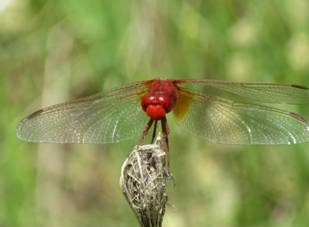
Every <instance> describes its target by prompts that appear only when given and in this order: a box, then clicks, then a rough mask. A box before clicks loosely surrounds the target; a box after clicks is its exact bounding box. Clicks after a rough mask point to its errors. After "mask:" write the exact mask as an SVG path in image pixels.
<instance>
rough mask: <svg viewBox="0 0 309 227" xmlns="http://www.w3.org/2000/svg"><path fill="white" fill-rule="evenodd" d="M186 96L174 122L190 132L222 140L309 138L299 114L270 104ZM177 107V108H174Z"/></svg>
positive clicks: (251, 141)
mask: <svg viewBox="0 0 309 227" xmlns="http://www.w3.org/2000/svg"><path fill="white" fill-rule="evenodd" d="M182 95H187V96H189V97H187V98H183V99H184V100H190V104H189V105H188V106H187V107H186V108H187V109H186V112H185V114H183V116H181V117H178V118H177V114H175V116H176V119H177V120H178V123H180V125H182V126H183V127H185V129H187V130H189V131H190V132H192V133H193V134H195V135H197V136H199V137H203V138H205V139H207V140H208V141H209V142H212V143H222V144H294V143H303V142H307V141H309V125H308V123H307V122H306V121H305V120H304V119H303V118H302V117H301V116H299V115H297V114H294V113H289V112H284V111H282V110H278V109H274V108H271V107H266V106H260V105H255V104H247V103H240V102H234V101H230V100H227V99H223V98H218V97H209V96H208V97H204V96H198V95H193V96H192V94H186V93H183V94H182ZM176 109H177V108H176Z"/></svg>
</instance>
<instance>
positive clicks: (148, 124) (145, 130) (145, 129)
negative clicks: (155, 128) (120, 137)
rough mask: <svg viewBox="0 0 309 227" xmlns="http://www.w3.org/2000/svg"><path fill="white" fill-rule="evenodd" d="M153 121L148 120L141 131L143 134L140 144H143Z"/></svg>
mask: <svg viewBox="0 0 309 227" xmlns="http://www.w3.org/2000/svg"><path fill="white" fill-rule="evenodd" d="M153 121H154V120H153V119H149V121H148V123H147V124H146V126H145V128H144V131H143V134H142V137H141V139H140V144H143V143H144V140H145V137H146V135H147V133H148V131H149V129H150V128H151V126H152V124H153Z"/></svg>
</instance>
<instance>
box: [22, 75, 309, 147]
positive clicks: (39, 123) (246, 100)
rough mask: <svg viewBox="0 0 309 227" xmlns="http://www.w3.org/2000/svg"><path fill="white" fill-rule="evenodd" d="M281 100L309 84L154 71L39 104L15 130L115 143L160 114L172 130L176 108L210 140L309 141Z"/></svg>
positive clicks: (299, 95)
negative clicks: (150, 76) (173, 76)
mask: <svg viewBox="0 0 309 227" xmlns="http://www.w3.org/2000/svg"><path fill="white" fill-rule="evenodd" d="M280 103H286V104H291V105H300V104H308V103H309V89H308V88H306V87H304V86H301V85H285V84H269V83H235V82H227V81H216V80H160V79H154V80H149V81H141V82H137V83H132V84H129V85H127V86H123V87H120V88H117V89H113V90H110V91H108V92H103V93H102V94H98V95H95V96H91V97H87V98H83V99H79V100H76V101H72V102H67V103H62V104H58V105H54V106H50V107H47V108H44V109H42V110H39V111H36V112H35V113H34V114H32V115H29V116H28V117H26V118H25V119H23V120H22V121H21V122H20V123H19V125H18V127H17V136H18V137H19V138H21V139H23V140H26V141H31V142H50V143H114V142H119V141H121V140H125V139H130V138H135V137H140V136H142V135H144V134H145V131H146V133H147V131H148V130H149V128H150V127H151V125H152V123H150V122H154V123H156V122H157V121H161V123H162V129H163V131H165V133H166V134H167V133H168V128H167V122H166V117H165V115H166V114H167V113H169V112H171V113H173V115H174V116H175V118H176V120H177V122H178V123H179V124H178V125H179V126H180V127H182V128H183V130H182V131H184V132H186V131H187V132H190V133H191V134H193V135H195V136H198V137H201V138H204V139H206V140H207V141H209V142H211V143H224V144H293V143H304V142H308V141H309V124H308V123H307V121H306V120H305V119H304V118H303V117H302V116H300V115H298V114H296V113H291V112H288V111H284V110H281V109H277V108H274V107H271V105H272V104H280ZM147 122H148V124H147ZM145 125H146V127H145ZM149 125H150V126H149ZM155 125H156V124H155Z"/></svg>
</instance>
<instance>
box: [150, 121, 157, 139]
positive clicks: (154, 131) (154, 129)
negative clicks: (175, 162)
mask: <svg viewBox="0 0 309 227" xmlns="http://www.w3.org/2000/svg"><path fill="white" fill-rule="evenodd" d="M157 124H158V121H157V120H156V121H155V122H154V126H153V132H152V138H151V143H153V142H154V140H155V137H156V133H157Z"/></svg>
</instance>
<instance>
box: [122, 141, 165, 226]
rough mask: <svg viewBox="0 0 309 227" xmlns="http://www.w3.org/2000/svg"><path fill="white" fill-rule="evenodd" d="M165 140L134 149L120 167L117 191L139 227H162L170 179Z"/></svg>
mask: <svg viewBox="0 0 309 227" xmlns="http://www.w3.org/2000/svg"><path fill="white" fill-rule="evenodd" d="M165 149H166V144H165V140H164V139H162V137H161V136H158V137H157V138H156V140H155V142H154V143H153V144H146V145H140V146H135V147H134V149H133V151H132V152H131V153H130V154H129V157H128V158H127V159H126V160H125V162H124V163H123V166H122V169H121V177H120V187H121V189H122V191H123V194H124V195H125V197H126V199H127V201H128V202H129V204H130V206H131V208H132V210H133V211H134V213H135V215H136V216H137V218H138V221H139V223H140V225H141V226H142V227H161V226H162V221H163V216H164V213H165V205H166V202H167V192H166V187H167V181H168V180H169V179H170V174H169V169H168V162H167V153H166V150H165Z"/></svg>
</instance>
